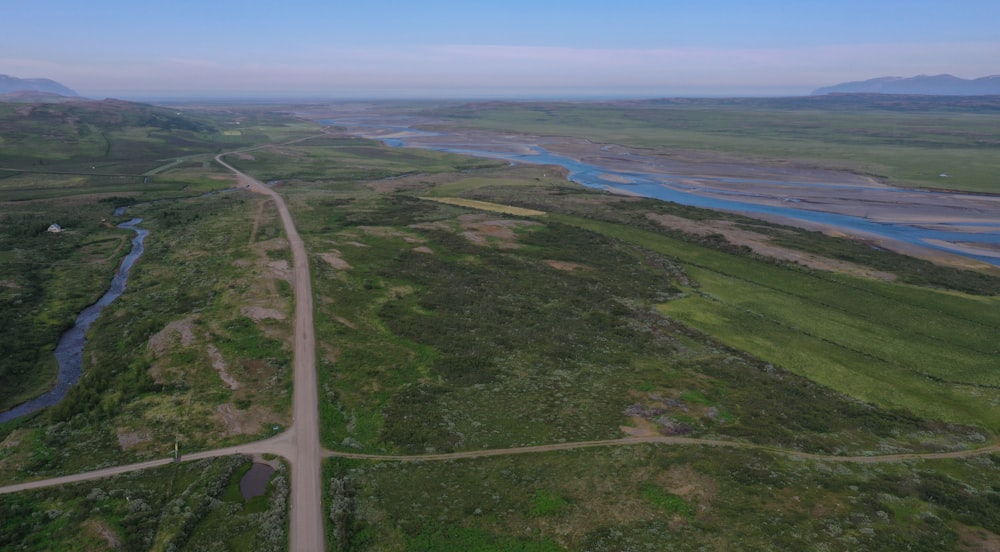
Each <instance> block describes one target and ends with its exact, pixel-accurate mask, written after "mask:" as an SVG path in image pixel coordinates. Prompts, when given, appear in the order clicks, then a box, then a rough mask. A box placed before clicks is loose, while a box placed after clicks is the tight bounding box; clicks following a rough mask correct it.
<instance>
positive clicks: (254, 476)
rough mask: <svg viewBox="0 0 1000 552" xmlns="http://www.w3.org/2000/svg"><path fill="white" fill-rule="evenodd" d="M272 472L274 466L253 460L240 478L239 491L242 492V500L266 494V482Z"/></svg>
mask: <svg viewBox="0 0 1000 552" xmlns="http://www.w3.org/2000/svg"><path fill="white" fill-rule="evenodd" d="M273 473H274V468H272V467H271V466H268V465H267V464H258V463H256V462H255V463H254V465H253V466H251V467H250V471H248V472H247V473H246V474H244V475H243V478H242V479H240V493H242V494H243V500H250V499H251V498H253V497H255V496H264V495H265V494H267V482H268V481H270V480H271V474H273Z"/></svg>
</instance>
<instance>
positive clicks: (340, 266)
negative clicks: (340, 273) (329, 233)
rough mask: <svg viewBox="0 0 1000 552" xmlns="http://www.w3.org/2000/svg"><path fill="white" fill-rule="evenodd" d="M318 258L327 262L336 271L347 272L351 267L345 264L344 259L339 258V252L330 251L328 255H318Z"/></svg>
mask: <svg viewBox="0 0 1000 552" xmlns="http://www.w3.org/2000/svg"><path fill="white" fill-rule="evenodd" d="M319 256H320V258H321V259H323V260H324V261H326V262H327V264H329V265H330V266H332V267H333V268H335V269H337V270H347V269H349V268H351V265H350V264H348V263H347V261H345V260H344V259H342V258H340V252H339V251H330V252H328V253H320V254H319Z"/></svg>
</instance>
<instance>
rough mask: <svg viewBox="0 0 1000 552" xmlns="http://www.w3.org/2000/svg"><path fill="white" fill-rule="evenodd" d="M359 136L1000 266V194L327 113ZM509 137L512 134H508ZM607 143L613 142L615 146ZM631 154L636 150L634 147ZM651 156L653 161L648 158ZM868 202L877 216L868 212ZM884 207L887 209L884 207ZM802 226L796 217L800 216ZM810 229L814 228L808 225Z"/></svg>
mask: <svg viewBox="0 0 1000 552" xmlns="http://www.w3.org/2000/svg"><path fill="white" fill-rule="evenodd" d="M319 122H321V123H323V124H329V125H337V126H344V127H347V128H349V129H351V131H352V132H353V133H355V134H357V135H361V136H366V137H369V138H375V139H378V140H381V141H382V142H383V143H385V144H386V145H389V146H393V147H416V148H422V149H431V150H436V151H444V152H450V153H457V154H463V155H471V156H476V157H487V158H492V159H503V160H507V161H511V162H515V163H532V164H545V165H558V166H560V167H563V168H565V169H566V170H567V171H568V172H569V179H570V180H572V181H574V182H577V183H579V184H582V185H584V186H587V187H591V188H598V189H602V190H611V191H617V192H621V193H626V194H629V195H635V196H642V197H647V198H653V199H659V200H663V201H671V202H674V203H679V204H682V205H690V206H694V207H703V208H707V209H715V210H722V211H732V212H738V213H744V214H747V215H749V216H754V215H757V216H761V217H762V218H768V217H770V218H772V219H776V220H778V221H784V222H786V223H788V222H791V221H798V222H800V223H806V224H807V225H813V226H814V227H826V228H829V227H833V228H837V229H840V230H842V231H845V232H846V233H851V234H854V235H860V236H866V237H869V238H873V239H875V241H879V240H889V241H894V242H897V243H898V242H902V243H905V244H909V245H912V246H917V247H920V248H925V249H932V250H937V251H942V252H946V253H950V254H953V255H960V256H963V257H967V258H971V259H975V260H977V261H982V262H985V263H989V264H992V265H995V266H1000V196H996V195H986V194H980V195H973V194H959V193H955V192H939V191H931V190H919V189H910V188H892V187H888V186H883V185H876V184H865V183H861V182H858V181H847V180H845V181H843V182H838V181H836V176H835V175H832V174H831V175H830V178H831V179H830V181H815V180H814V181H804V180H797V179H795V178H794V177H791V178H787V179H782V180H770V179H766V178H733V177H723V176H707V175H705V174H698V175H687V174H670V173H667V172H648V171H644V170H643V169H644V168H648V166H649V165H648V164H647V165H645V166H643V165H642V164H638V163H637V164H636V170H634V171H630V170H624V169H622V168H621V167H617V168H616V167H613V166H610V165H609V166H604V165H599V164H596V163H589V162H584V161H581V160H579V159H574V158H571V157H568V156H565V155H559V154H556V153H553V152H552V151H550V150H548V149H546V148H545V147H543V146H542V145H538V144H537V143H531V139H530V138H527V139H526V140H525V142H523V144H522V145H523V146H526V147H521V148H519V151H512V148H511V147H510V142H509V141H508V142H507V143H506V144H500V145H497V144H495V143H489V142H488V141H483V142H480V143H475V142H472V143H470V142H468V141H464V142H463V143H462V144H461V145H457V144H455V143H451V144H449V143H448V141H449V140H448V138H449V135H448V134H446V133H440V132H428V131H423V130H419V129H415V128H412V127H407V126H401V125H393V124H391V123H390V124H386V122H385V121H384V120H381V121H379V120H365V119H361V118H358V119H326V120H321V121H319ZM504 138H510V137H509V136H505V137H504ZM610 147H611V146H606V147H605V148H610ZM624 155H625V156H628V155H632V154H630V153H626V154H624ZM646 161H647V162H648V159H647V160H646ZM867 206H871V211H872V212H873V213H875V212H877V214H872V215H868V214H866V209H867ZM879 210H881V211H879ZM792 223H793V224H794V222H792ZM807 227H809V226H807Z"/></svg>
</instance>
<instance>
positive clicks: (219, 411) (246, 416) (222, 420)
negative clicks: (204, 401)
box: [213, 403, 268, 437]
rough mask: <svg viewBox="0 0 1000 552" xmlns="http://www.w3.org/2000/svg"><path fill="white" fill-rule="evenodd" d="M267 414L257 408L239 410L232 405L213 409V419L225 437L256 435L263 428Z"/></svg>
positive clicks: (223, 405)
mask: <svg viewBox="0 0 1000 552" xmlns="http://www.w3.org/2000/svg"><path fill="white" fill-rule="evenodd" d="M267 417H268V412H266V411H265V410H264V409H262V408H259V407H257V406H252V407H250V408H248V409H246V410H239V409H237V408H236V406H235V405H233V404H232V403H225V404H220V405H219V406H217V407H215V416H213V418H214V419H215V420H216V421H217V422H219V424H220V425H222V427H223V433H224V436H225V437H232V436H233V435H257V434H258V433H260V431H261V428H262V427H263V424H264V421H265V419H266V418H267Z"/></svg>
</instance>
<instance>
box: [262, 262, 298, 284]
mask: <svg viewBox="0 0 1000 552" xmlns="http://www.w3.org/2000/svg"><path fill="white" fill-rule="evenodd" d="M267 266H268V267H270V269H271V273H272V274H273V275H274V276H275V277H276V278H278V279H280V280H285V281H286V282H291V281H292V269H291V267H290V266H289V265H288V261H286V260H284V259H282V260H277V261H271V262H269V263H267Z"/></svg>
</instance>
